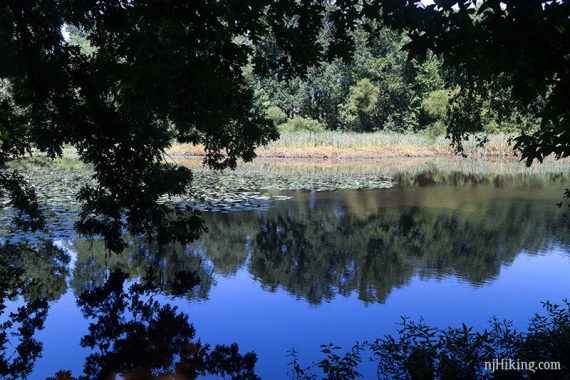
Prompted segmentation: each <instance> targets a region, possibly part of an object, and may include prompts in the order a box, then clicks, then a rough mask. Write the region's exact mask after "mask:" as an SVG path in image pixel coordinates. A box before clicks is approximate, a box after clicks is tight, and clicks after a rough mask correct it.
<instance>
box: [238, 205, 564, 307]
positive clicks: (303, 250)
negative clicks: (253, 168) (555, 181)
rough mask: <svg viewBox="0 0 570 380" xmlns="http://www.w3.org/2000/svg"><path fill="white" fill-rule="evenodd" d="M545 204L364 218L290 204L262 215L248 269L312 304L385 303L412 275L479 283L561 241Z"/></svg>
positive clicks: (399, 211)
mask: <svg viewBox="0 0 570 380" xmlns="http://www.w3.org/2000/svg"><path fill="white" fill-rule="evenodd" d="M543 206H544V205H543V204H541V203H540V202H536V201H528V202H520V201H519V202H517V203H514V202H504V201H498V200H497V201H495V202H491V203H490V204H489V205H488V207H487V208H486V209H485V210H479V212H476V213H469V212H465V211H461V210H441V209H430V208H418V207H411V206H406V207H393V208H382V209H380V210H378V211H377V212H376V213H373V214H370V215H368V216H367V217H364V218H363V217H361V216H358V217H357V216H354V215H352V214H348V213H338V214H332V213H330V212H323V211H322V209H319V208H315V209H297V210H295V211H294V212H292V211H291V210H289V212H288V213H287V214H286V215H284V214H283V213H281V214H278V215H272V216H269V217H268V218H267V219H265V220H263V221H261V223H260V228H259V232H258V233H257V235H256V236H255V239H254V244H253V255H252V258H251V264H250V268H249V269H250V271H251V272H252V274H254V275H255V276H256V278H258V279H259V280H260V281H261V282H262V283H263V284H264V285H265V286H266V287H268V288H269V289H271V290H274V289H276V288H277V287H283V288H285V289H286V290H288V291H289V292H291V293H293V294H295V295H296V296H300V297H303V298H305V299H307V300H308V301H309V302H311V303H319V302H321V301H323V300H327V299H331V298H333V297H334V296H335V295H336V294H341V295H349V294H351V293H352V292H357V293H358V296H359V298H360V299H361V300H363V301H365V302H383V301H384V300H385V298H386V296H387V295H388V294H389V293H390V291H391V289H392V288H394V287H397V286H401V285H403V284H405V283H406V282H407V281H409V280H410V279H411V278H412V276H413V275H414V274H415V273H418V274H419V275H420V276H421V277H424V278H425V277H436V278H441V277H443V276H446V275H452V274H453V275H457V276H459V277H460V278H462V279H464V280H466V281H469V282H470V283H471V284H473V285H480V284H482V283H484V282H486V281H488V280H490V279H492V278H494V277H495V276H496V275H497V274H498V273H499V271H500V268H501V266H502V265H504V264H508V263H510V262H512V261H513V259H514V258H515V257H516V256H517V254H519V253H520V252H521V251H523V250H525V251H527V252H530V253H536V252H539V251H540V250H542V249H545V248H548V247H549V246H551V245H552V244H553V243H555V242H556V240H557V239H558V238H559V239H565V238H564V237H565V236H567V234H566V233H565V231H566V227H565V226H564V223H562V220H561V219H562V217H563V216H562V215H561V214H560V213H556V212H555V211H553V210H552V208H543ZM562 243H564V244H568V243H569V242H568V241H566V240H565V241H562Z"/></svg>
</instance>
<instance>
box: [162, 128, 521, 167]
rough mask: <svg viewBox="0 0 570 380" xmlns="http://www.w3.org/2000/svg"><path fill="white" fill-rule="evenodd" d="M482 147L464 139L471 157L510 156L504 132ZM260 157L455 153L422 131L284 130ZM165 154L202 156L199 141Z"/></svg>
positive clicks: (259, 151) (259, 150) (259, 152)
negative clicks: (413, 132)
mask: <svg viewBox="0 0 570 380" xmlns="http://www.w3.org/2000/svg"><path fill="white" fill-rule="evenodd" d="M488 139H489V141H488V142H487V144H485V146H484V147H480V146H478V145H477V143H476V142H475V141H466V142H465V143H464V154H466V155H468V156H471V157H505V158H506V157H511V158H514V159H516V157H514V154H513V150H512V146H511V145H510V144H509V142H508V140H509V136H507V135H490V136H488ZM256 153H257V157H262V158H292V159H296V158H310V159H333V160H344V159H382V158H396V157H438V156H456V155H458V153H457V151H456V150H455V149H454V148H453V147H451V146H450V140H448V139H446V138H445V136H438V137H429V136H427V135H423V134H419V133H417V134H398V133H388V132H376V133H350V132H321V133H308V132H296V133H286V134H283V135H281V137H280V138H279V139H278V140H276V141H274V142H271V143H269V144H268V145H266V146H262V147H259V148H257V150H256ZM167 154H168V155H169V156H171V157H178V158H180V157H187V158H190V157H203V156H204V155H205V152H204V147H203V146H202V145H192V144H174V145H173V146H172V147H171V148H170V149H169V150H168V151H167Z"/></svg>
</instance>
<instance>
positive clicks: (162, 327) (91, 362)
mask: <svg viewBox="0 0 570 380" xmlns="http://www.w3.org/2000/svg"><path fill="white" fill-rule="evenodd" d="M127 279H128V275H127V274H126V273H123V272H121V271H114V272H112V273H111V274H110V275H109V276H108V278H107V279H106V281H105V283H104V284H103V285H102V286H100V287H96V288H94V289H92V290H90V291H86V292H84V293H83V294H82V295H81V296H80V297H79V299H78V305H79V306H80V308H81V310H82V311H83V314H84V315H85V317H86V318H88V319H90V320H92V321H93V322H92V323H91V324H90V326H89V333H88V334H87V335H85V336H84V337H83V338H82V339H81V345H82V346H83V347H88V348H90V349H91V350H92V353H91V354H90V355H89V356H88V358H87V359H86V362H85V368H84V372H85V375H84V376H83V377H81V379H103V378H116V377H117V376H119V375H120V376H121V377H122V378H132V379H153V378H156V377H159V376H167V375H168V376H175V377H176V378H181V379H195V378H197V377H198V376H205V375H220V376H230V377H231V378H236V379H257V376H256V375H255V373H254V366H255V362H256V360H257V357H256V355H255V354H253V353H247V354H245V355H242V354H240V353H239V349H238V346H237V345H236V344H233V345H231V346H216V347H211V346H210V345H208V344H203V343H201V342H200V341H194V340H193V339H194V335H195V331H194V328H193V327H192V325H191V324H190V322H189V321H188V317H187V316H186V315H185V314H183V313H181V312H178V311H177V309H176V307H174V306H170V305H168V304H167V305H162V304H160V303H159V302H158V301H156V300H155V299H154V298H153V294H154V292H155V289H154V287H153V285H152V284H150V283H145V282H144V281H143V282H135V283H133V284H131V285H127ZM189 286H190V287H191V286H192V285H189ZM56 378H58V379H66V378H67V379H71V378H72V377H71V374H70V373H69V372H66V371H60V372H59V373H58V374H57V375H56Z"/></svg>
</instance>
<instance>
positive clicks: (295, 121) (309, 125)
mask: <svg viewBox="0 0 570 380" xmlns="http://www.w3.org/2000/svg"><path fill="white" fill-rule="evenodd" d="M324 130H325V126H324V125H323V124H322V123H321V122H319V121H318V120H315V119H311V118H304V117H301V116H295V117H294V118H292V119H290V120H288V121H287V122H286V123H284V124H281V125H279V132H323V131H324Z"/></svg>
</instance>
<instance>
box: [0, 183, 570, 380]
mask: <svg viewBox="0 0 570 380" xmlns="http://www.w3.org/2000/svg"><path fill="white" fill-rule="evenodd" d="M561 181H562V177H560V176H555V175H548V176H543V177H540V178H536V177H533V178H529V177H521V178H520V179H519V180H517V179H513V178H503V177H494V178H488V177H485V176H480V175H472V174H471V175H469V176H461V175H458V174H457V173H451V174H448V175H444V174H442V173H439V172H430V173H420V174H418V175H414V176H410V175H407V176H406V175H402V176H400V177H398V178H397V182H398V183H399V186H397V187H395V188H392V189H388V190H381V191H343V192H334V193H304V192H299V193H296V194H295V198H294V199H292V200H290V201H287V202H277V203H275V205H274V206H275V207H273V208H272V209H270V210H268V211H260V212H253V211H250V212H238V213H227V214H222V213H208V214H205V217H206V220H205V223H206V226H207V227H208V228H209V233H208V234H207V235H205V236H204V237H203V238H202V239H201V240H200V241H197V242H195V243H194V244H190V245H187V246H181V245H169V246H165V247H161V248H160V249H159V248H158V247H156V246H153V245H148V244H146V243H144V242H140V241H136V240H132V241H131V245H130V246H129V248H128V249H126V250H125V251H124V252H123V253H122V254H120V255H116V254H110V253H108V252H106V251H105V250H104V245H103V243H102V242H100V241H85V240H82V239H79V238H74V239H73V240H70V241H68V242H65V243H61V242H58V243H57V244H56V243H55V242H44V243H42V244H36V245H34V246H26V245H23V244H20V245H15V244H7V243H4V244H3V245H1V246H0V297H1V299H2V302H1V304H0V313H1V314H2V316H1V317H0V323H1V324H0V377H3V378H7V379H17V378H24V377H26V375H28V374H29V373H30V372H31V371H32V369H33V366H34V363H35V361H36V360H37V359H38V357H39V356H40V355H41V352H42V343H41V342H40V341H39V340H38V339H37V337H36V335H37V332H38V330H40V329H42V327H43V324H44V321H45V319H46V316H47V314H48V312H49V307H50V305H51V304H52V303H53V302H54V301H57V300H58V299H60V297H62V295H63V294H65V293H66V292H67V291H68V286H69V288H70V291H72V292H73V295H74V296H75V298H76V301H77V307H78V308H79V309H80V310H81V313H82V314H83V316H84V317H85V318H86V319H87V320H88V321H89V328H88V332H87V333H86V334H85V335H84V336H83V338H81V340H80V342H79V341H78V344H80V345H81V347H83V348H86V349H88V350H89V355H88V357H87V359H86V361H85V363H84V373H85V377H84V378H113V377H114V376H115V375H117V374H122V376H123V377H124V378H137V379H139V378H154V377H156V376H159V375H172V374H177V375H178V376H180V378H196V377H197V376H200V375H204V374H226V375H228V374H229V375H230V376H237V377H240V378H245V379H247V378H256V375H255V373H254V366H255V362H256V357H255V355H254V354H253V353H249V354H243V353H240V351H239V349H238V346H237V345H230V346H215V347H211V346H209V345H208V344H206V343H202V342H200V341H198V340H196V339H195V331H194V328H193V326H192V324H191V323H190V319H189V316H188V315H186V314H185V313H183V312H181V311H179V310H178V309H176V308H175V307H174V306H171V305H170V304H168V302H166V303H165V302H163V301H160V302H159V300H163V299H164V297H163V296H167V297H166V299H167V300H168V299H170V298H179V299H185V300H207V299H208V298H209V296H210V294H211V292H212V289H214V288H215V286H216V279H217V278H218V279H219V278H222V277H232V276H235V275H237V274H238V273H240V272H247V273H249V275H250V276H251V277H252V278H253V279H254V281H256V283H257V284H259V286H261V287H262V288H263V289H265V290H267V291H269V292H275V291H277V290H279V289H283V290H285V291H286V292H288V293H289V294H290V295H292V296H293V297H295V298H298V299H302V300H304V301H306V302H308V303H310V304H312V305H319V304H321V303H324V302H329V301H331V300H333V299H335V298H337V297H344V296H346V297H348V296H351V295H357V297H358V299H359V300H360V301H361V302H362V303H365V304H372V303H384V302H386V299H387V297H388V295H389V294H390V293H391V292H392V291H393V289H395V288H398V287H401V286H403V285H405V284H407V283H408V282H410V281H411V279H413V278H414V277H415V276H419V277H420V278H438V279H439V278H444V277H447V276H451V275H453V276H457V277H458V278H460V279H461V280H462V281H464V282H467V283H469V284H471V285H473V286H482V285H483V284H485V283H488V282H490V281H492V280H493V279H494V278H496V277H497V276H498V275H499V273H500V271H501V268H502V267H503V266H505V265H508V264H509V263H511V262H513V260H514V259H515V258H516V257H517V256H518V255H519V254H521V253H522V252H525V253H528V254H540V253H541V252H543V251H544V250H547V249H549V248H551V247H552V246H554V245H558V246H562V247H563V250H564V251H566V252H568V248H567V247H568V245H569V244H570V241H569V236H570V235H569V234H568V231H567V225H568V224H567V221H566V220H565V217H564V215H563V213H562V212H561V211H560V210H559V209H558V208H557V207H556V206H555V203H556V201H557V200H558V199H559V196H560V194H561V192H560V183H561ZM442 184H443V185H442ZM529 190H532V191H529ZM70 256H72V257H73V258H74V259H73V260H72V261H71V262H72V265H70ZM161 297H162V298H161ZM227 312H228V313H231V310H229V311H227ZM492 313H493V311H492V310H489V315H490V314H492ZM390 322H393V321H390ZM323 343H324V342H323ZM67 349H75V347H71V348H67ZM50 375H52V374H50ZM55 378H58V379H72V378H73V377H72V374H71V373H70V372H67V371H65V369H63V371H61V372H59V373H58V374H56V376H55Z"/></svg>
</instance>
